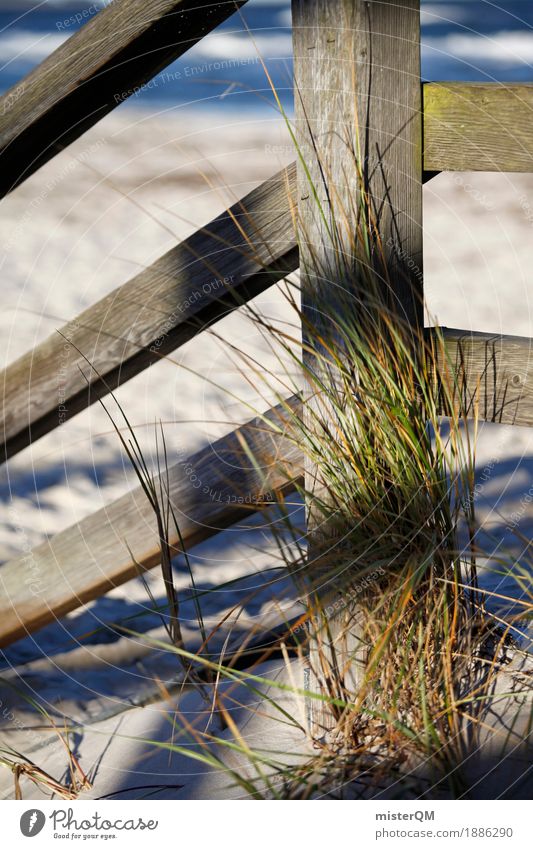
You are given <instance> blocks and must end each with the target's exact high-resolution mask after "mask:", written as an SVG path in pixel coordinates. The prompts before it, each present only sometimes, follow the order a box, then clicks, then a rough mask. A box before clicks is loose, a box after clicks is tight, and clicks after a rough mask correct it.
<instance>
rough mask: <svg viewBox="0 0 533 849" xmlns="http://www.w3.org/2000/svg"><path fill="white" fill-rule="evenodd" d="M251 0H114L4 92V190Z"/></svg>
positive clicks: (0, 180)
mask: <svg viewBox="0 0 533 849" xmlns="http://www.w3.org/2000/svg"><path fill="white" fill-rule="evenodd" d="M245 2H246V0H217V2H203V0H150V2H149V3H147V2H146V0H114V2H113V3H111V4H110V5H108V6H107V7H106V8H105V9H103V10H102V11H101V12H99V13H98V14H97V15H95V16H94V18H93V19H92V20H91V21H90V22H89V23H87V24H85V26H84V27H82V29H81V30H79V31H78V32H76V33H75V34H74V35H73V36H71V38H69V39H68V41H66V42H65V43H64V44H62V45H61V46H60V47H59V48H58V49H57V50H55V51H54V53H52V54H51V55H50V56H49V57H48V58H47V59H45V61H44V62H42V63H41V64H40V65H39V66H38V67H37V68H35V69H34V70H33V71H32V72H31V73H30V74H28V76H27V77H25V78H24V79H23V80H22V81H21V82H19V83H17V84H16V85H15V86H14V87H13V88H12V89H11V90H10V91H8V92H7V93H6V94H5V95H4V96H3V97H2V98H0V197H1V196H3V195H5V194H6V193H7V192H9V191H11V190H12V189H14V188H15V186H17V185H18V184H19V183H21V182H22V181H23V180H25V179H26V178H27V177H28V176H29V175H30V174H32V173H33V172H34V171H36V170H37V168H39V167H40V166H41V165H43V164H44V163H45V162H47V161H48V160H49V159H50V158H51V157H53V156H55V154H56V153H58V152H59V151H61V150H62V149H63V148H64V147H66V146H67V145H68V144H70V142H72V141H74V139H76V138H78V137H79V136H80V135H81V134H82V133H84V132H85V130H87V129H88V128H89V127H91V126H92V125H93V124H95V123H96V122H97V121H99V120H100V119H101V118H103V117H104V115H106V114H107V113H108V112H110V111H111V110H112V109H114V108H115V107H116V106H117V105H118V104H119V103H122V102H123V101H124V100H126V99H127V98H128V97H129V96H131V94H133V93H134V91H135V90H136V88H137V87H139V86H142V85H143V84H144V83H146V82H147V81H148V80H150V79H151V78H152V77H153V76H155V75H156V74H157V73H158V72H159V71H160V70H161V69H162V68H164V67H166V66H167V65H168V64H170V62H172V61H173V60H174V59H176V58H178V57H179V56H181V55H182V54H183V53H185V52H186V51H187V50H189V49H190V48H191V47H192V46H193V45H194V44H196V42H197V41H199V40H200V39H201V38H202V37H203V36H204V35H206V34H207V33H208V32H211V30H213V29H214V28H215V27H216V26H218V25H219V24H220V23H221V22H222V21H224V20H225V19H226V18H228V17H229V16H230V15H231V14H233V13H234V12H235V11H236V9H238V8H240V7H241V6H243V5H244V3H245Z"/></svg>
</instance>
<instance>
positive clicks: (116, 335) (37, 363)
mask: <svg viewBox="0 0 533 849" xmlns="http://www.w3.org/2000/svg"><path fill="white" fill-rule="evenodd" d="M294 184H295V169H294V167H290V168H288V169H287V170H285V171H282V172H281V173H280V174H278V175H276V176H275V177H273V178H271V179H270V180H267V181H266V182H265V183H263V184H262V185H261V186H259V187H258V188H257V189H255V190H254V191H252V192H251V193H250V194H249V195H248V196H247V197H246V198H244V200H242V201H240V202H239V203H237V204H235V205H234V206H233V207H232V209H231V210H230V211H229V212H225V213H223V214H222V215H220V216H218V218H216V219H215V220H214V221H212V222H211V223H210V224H208V225H207V227H205V228H203V229H202V230H199V231H197V232H196V233H195V234H193V235H192V236H191V237H189V238H188V239H186V240H185V241H184V242H182V243H181V244H179V245H177V246H176V247H175V248H173V249H172V250H170V251H169V252H168V253H166V254H165V255H164V256H162V257H161V258H160V259H158V260H157V261H156V262H155V263H154V264H153V265H151V266H150V267H149V268H147V269H146V270H145V271H143V272H141V273H140V274H139V275H137V276H136V277H135V278H133V279H132V280H130V281H129V282H128V283H125V284H124V285H123V286H121V287H120V288H118V289H116V290H115V291H114V292H112V293H111V294H109V295H107V296H106V297H105V298H103V299H102V300H101V301H99V302H98V303H97V304H95V305H94V306H92V307H90V308H89V309H87V310H86V311H85V312H84V313H82V314H81V315H79V316H78V317H77V318H76V319H74V320H73V321H71V322H69V323H68V324H67V325H65V326H64V327H62V328H61V331H60V333H58V332H55V333H53V334H52V335H51V336H50V337H49V338H48V339H46V340H45V341H44V342H43V343H42V344H40V345H38V346H37V347H36V348H35V349H34V350H33V351H30V352H28V353H27V354H25V355H23V356H22V357H20V358H19V359H18V360H16V361H15V362H14V363H13V364H11V365H9V366H8V367H7V368H6V369H5V370H4V371H3V373H1V374H0V387H1V388H2V411H1V420H0V436H1V438H2V445H1V446H0V461H3V460H5V459H6V458H7V457H9V456H11V455H12V454H14V453H15V452H17V451H20V450H21V449H22V448H24V447H25V446H26V445H28V444H29V443H30V441H32V442H33V441H35V440H36V439H38V438H39V437H40V436H42V435H43V434H44V433H47V432H48V431H49V430H51V429H53V428H55V427H57V426H58V425H59V424H61V423H62V422H63V421H65V420H66V419H68V418H69V417H71V416H73V415H74V414H75V413H77V412H79V411H80V410H81V409H83V408H84V407H86V406H87V405H88V404H92V403H94V401H96V400H97V399H98V398H100V397H102V396H103V395H105V394H106V393H107V392H108V391H109V390H110V389H112V388H114V387H116V386H117V385H118V384H120V383H123V382H124V381H126V380H128V379H129V378H131V377H133V376H134V375H135V374H138V373H139V372H140V371H141V370H142V369H144V368H146V367H147V366H149V365H150V364H151V363H153V362H156V361H157V360H158V359H160V358H161V357H162V356H164V355H166V354H168V353H169V352H171V351H172V350H174V349H176V348H177V347H179V346H180V345H183V344H184V343H185V342H187V341H188V340H189V339H191V338H192V337H193V336H194V335H195V334H197V333H198V332H199V331H201V330H202V329H204V328H205V327H206V326H208V325H209V324H212V323H213V322H214V321H216V320H218V319H219V318H220V317H221V316H223V315H225V314H226V313H227V312H228V311H229V310H231V309H234V308H235V307H238V306H239V305H240V304H242V303H243V302H245V301H247V300H249V299H250V298H252V297H254V296H255V295H257V294H258V293H259V292H261V291H263V290H264V289H266V288H267V287H268V286H270V285H271V284H272V283H274V282H275V281H277V280H279V279H280V278H281V277H283V275H285V274H287V273H289V272H291V271H293V270H294V269H295V268H297V267H298V251H297V247H296V240H295V235H294V227H293V221H292V216H291V201H290V192H291V191H293V190H294ZM88 362H90V363H91V365H92V366H93V368H91V367H90V366H89V364H88ZM58 375H60V379H59V377H58Z"/></svg>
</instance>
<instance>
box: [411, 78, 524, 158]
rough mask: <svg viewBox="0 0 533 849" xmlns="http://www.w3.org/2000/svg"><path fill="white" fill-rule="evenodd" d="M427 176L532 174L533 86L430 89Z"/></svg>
mask: <svg viewBox="0 0 533 849" xmlns="http://www.w3.org/2000/svg"><path fill="white" fill-rule="evenodd" d="M424 168H425V169H426V170H427V171H533V84H531V83H521V84H519V85H509V84H506V83H459V82H457V83H455V82H451V83H448V82H446V83H444V82H438V83H426V84H425V85H424Z"/></svg>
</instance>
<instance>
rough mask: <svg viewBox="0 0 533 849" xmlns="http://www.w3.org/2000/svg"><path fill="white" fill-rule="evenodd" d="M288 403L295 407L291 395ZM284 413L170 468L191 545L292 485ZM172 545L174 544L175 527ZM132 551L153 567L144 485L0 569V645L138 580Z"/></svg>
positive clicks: (291, 450)
mask: <svg viewBox="0 0 533 849" xmlns="http://www.w3.org/2000/svg"><path fill="white" fill-rule="evenodd" d="M290 404H292V406H293V407H295V408H297V404H298V400H297V398H293V399H291V401H290ZM287 417H288V413H287V408H286V407H277V408H274V409H273V410H271V411H269V412H268V413H267V415H266V417H263V418H258V419H255V420H253V421H251V422H249V423H248V424H246V425H244V426H243V427H242V428H240V429H238V430H236V431H234V432H233V433H231V434H230V435H229V436H227V437H223V438H222V439H220V440H218V441H217V442H215V443H213V445H210V446H208V447H206V448H204V449H203V450H201V451H199V452H198V453H197V454H195V455H194V456H192V457H191V458H190V459H188V460H186V461H184V462H180V463H178V464H177V465H174V466H173V467H171V469H170V473H169V488H168V491H169V494H170V499H171V502H172V504H173V506H174V510H175V513H176V516H177V521H178V523H179V526H180V531H181V534H182V538H183V541H184V545H185V547H186V548H187V549H188V548H190V547H191V546H193V545H195V544H196V543H198V542H200V541H201V540H204V539H207V538H208V537H210V536H213V535H214V534H216V533H217V532H218V531H219V530H222V529H224V528H227V527H228V526H230V525H235V523H236V522H239V521H240V520H242V519H243V518H245V517H246V516H248V515H250V513H251V512H253V511H256V510H257V509H260V508H261V507H265V506H267V505H268V504H271V503H272V502H275V500H276V493H277V492H286V491H289V490H290V489H291V482H293V481H294V480H295V479H297V478H298V476H299V469H300V466H301V462H300V456H299V455H300V452H299V450H298V448H297V446H296V445H295V444H294V442H293V440H291V439H289V438H288V437H287V436H286V435H285V436H284V435H283V432H284V428H285V425H286V422H287ZM245 447H246V448H247V449H248V451H249V452H252V456H253V457H254V458H255V463H254V464H252V463H251V462H250V460H249V456H250V455H249V454H248V453H247V452H246V450H245ZM232 530H233V531H234V532H238V530H239V528H238V526H235V527H234V528H233V529H232ZM170 541H171V544H172V545H173V546H176V547H177V546H179V540H178V538H177V535H176V533H174V535H173V537H172V538H171V540H170ZM130 552H131V553H132V555H133V557H134V558H135V560H136V561H137V562H138V563H139V564H140V565H141V566H142V567H143V568H144V569H151V568H152V567H154V566H156V565H157V564H158V563H159V538H158V535H157V524H156V520H155V517H154V515H153V513H152V510H151V507H150V505H149V503H148V500H147V498H146V496H145V495H144V493H143V492H142V490H141V488H140V487H138V488H136V489H133V490H132V491H131V492H129V493H128V494H127V495H125V496H123V497H122V498H120V499H118V500H117V501H115V502H113V503H112V504H110V505H108V506H107V507H105V508H103V509H102V510H99V511H98V512H97V513H94V514H93V515H92V516H89V517H88V518H87V519H84V520H83V521H81V522H79V523H78V524H77V525H74V526H73V527H71V528H69V529H68V530H66V531H63V532H62V533H59V534H57V535H56V536H54V537H52V538H51V539H50V540H49V541H47V542H45V543H43V544H42V545H40V546H39V547H38V548H36V549H34V550H33V551H32V552H31V553H28V554H25V555H24V556H22V557H19V558H18V559H16V560H12V561H10V562H8V563H4V564H3V565H2V566H0V646H5V645H7V644H8V643H10V642H12V641H14V640H16V639H18V638H19V637H22V636H24V635H25V634H26V633H30V632H32V631H34V630H36V629H37V628H40V627H42V626H43V625H46V624H47V623H48V622H52V621H53V620H54V619H55V618H56V617H59V616H63V615H64V614H65V613H67V612H69V611H70V610H74V609H76V608H77V607H79V606H81V605H83V604H85V603H86V602H88V601H90V600H92V599H95V598H98V597H99V596H101V595H103V594H104V593H106V592H108V591H109V590H110V589H112V588H113V587H115V586H118V585H120V584H122V583H124V582H125V581H128V580H129V579H130V578H133V577H135V576H136V575H137V574H138V569H137V567H136V566H135V563H134V562H133V560H132V557H131V556H130Z"/></svg>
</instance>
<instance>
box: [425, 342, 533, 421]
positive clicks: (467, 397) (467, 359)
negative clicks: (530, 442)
mask: <svg viewBox="0 0 533 849" xmlns="http://www.w3.org/2000/svg"><path fill="white" fill-rule="evenodd" d="M431 332H432V331H431V330H428V333H431ZM442 333H443V337H444V343H445V357H444V356H443V355H442V352H441V356H440V362H439V370H440V372H441V375H445V374H446V373H447V372H449V367H450V366H451V370H452V375H453V380H454V382H455V385H456V387H457V394H458V400H459V401H460V402H461V405H462V408H463V409H464V410H465V411H466V413H467V415H469V416H474V415H477V416H479V418H480V419H481V420H483V421H488V422H499V423H500V424H507V425H521V426H523V427H531V426H533V339H530V338H527V337H522V336H498V335H496V334H493V333H474V332H472V331H466V330H454V329H451V328H443V329H442ZM444 359H446V362H443V360H444Z"/></svg>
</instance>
